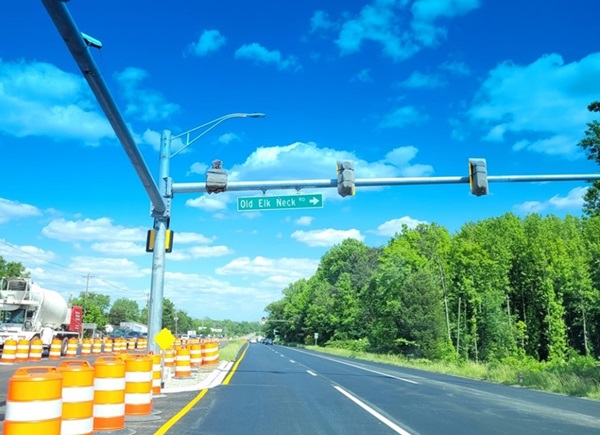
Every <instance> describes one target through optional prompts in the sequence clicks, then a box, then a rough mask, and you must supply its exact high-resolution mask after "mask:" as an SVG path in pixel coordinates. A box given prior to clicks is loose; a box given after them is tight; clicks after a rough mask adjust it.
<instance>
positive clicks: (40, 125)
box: [0, 59, 115, 146]
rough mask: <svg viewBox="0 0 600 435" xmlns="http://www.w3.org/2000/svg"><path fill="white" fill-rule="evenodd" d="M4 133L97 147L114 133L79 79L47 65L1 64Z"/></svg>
mask: <svg viewBox="0 0 600 435" xmlns="http://www.w3.org/2000/svg"><path fill="white" fill-rule="evenodd" d="M0 113H2V114H3V115H2V116H1V117H0V132H3V133H6V134H8V135H11V136H16V137H26V136H43V137H50V138H52V139H53V140H65V139H68V140H76V141H83V143H84V144H86V145H91V146H96V145H99V144H100V142H101V141H103V140H106V139H113V138H114V137H115V135H114V132H113V130H112V128H111V126H110V124H109V123H108V121H107V120H106V118H105V117H104V115H102V114H101V113H100V112H99V111H98V109H97V105H96V102H95V100H94V98H93V96H92V93H91V91H90V89H89V87H88V86H87V84H86V82H85V80H84V79H83V77H81V76H80V75H79V74H77V75H76V74H71V73H67V72H64V71H62V70H60V69H58V68H57V67H55V66H54V65H52V64H49V63H45V62H26V61H18V62H4V61H2V59H0Z"/></svg>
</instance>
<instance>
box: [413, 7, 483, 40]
mask: <svg viewBox="0 0 600 435" xmlns="http://www.w3.org/2000/svg"><path fill="white" fill-rule="evenodd" d="M478 7H479V0H416V1H415V2H414V3H413V4H412V8H411V10H412V13H413V21H412V23H411V27H412V29H413V31H414V38H415V39H416V40H417V41H418V42H419V43H421V44H423V45H424V46H435V45H437V44H438V43H439V41H440V40H441V39H444V38H445V37H446V33H447V29H446V28H445V27H442V26H440V25H439V24H437V23H436V22H438V21H440V20H441V19H444V18H446V19H447V18H454V17H458V16H461V15H464V14H466V13H468V12H471V11H472V10H474V9H476V8H478Z"/></svg>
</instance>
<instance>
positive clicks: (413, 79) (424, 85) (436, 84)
mask: <svg viewBox="0 0 600 435" xmlns="http://www.w3.org/2000/svg"><path fill="white" fill-rule="evenodd" d="M445 84H446V83H445V82H444V80H443V79H442V78H441V77H440V76H439V75H437V74H423V73H422V72H420V71H413V72H412V73H411V75H410V76H408V78H407V79H406V80H404V81H402V82H400V83H398V85H399V86H401V87H404V88H409V89H436V88H441V87H442V86H444V85H445Z"/></svg>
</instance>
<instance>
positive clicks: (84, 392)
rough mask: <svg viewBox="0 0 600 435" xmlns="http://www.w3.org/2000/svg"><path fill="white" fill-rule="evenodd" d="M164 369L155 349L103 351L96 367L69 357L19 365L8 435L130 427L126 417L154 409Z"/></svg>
mask: <svg viewBox="0 0 600 435" xmlns="http://www.w3.org/2000/svg"><path fill="white" fill-rule="evenodd" d="M157 371H158V376H157V374H156V372H157ZM160 373H161V356H160V355H152V354H120V355H114V356H101V357H98V358H97V359H96V361H95V362H94V364H93V366H92V365H90V363H89V362H88V361H85V360H65V361H62V362H61V363H60V364H59V366H58V367H52V366H31V367H22V368H19V369H17V370H16V372H15V373H14V375H13V376H12V377H11V378H10V379H9V382H8V393H7V397H6V413H5V418H4V425H3V435H30V434H38V433H39V434H44V435H61V434H77V435H92V434H93V433H94V432H102V431H116V430H121V429H124V428H125V416H142V415H149V414H150V413H151V412H152V397H153V395H154V396H156V395H159V394H160ZM156 379H158V383H157V382H156ZM157 384H158V387H157Z"/></svg>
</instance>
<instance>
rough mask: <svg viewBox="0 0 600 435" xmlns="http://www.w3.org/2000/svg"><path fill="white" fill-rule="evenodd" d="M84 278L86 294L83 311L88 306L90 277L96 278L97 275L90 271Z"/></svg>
mask: <svg viewBox="0 0 600 435" xmlns="http://www.w3.org/2000/svg"><path fill="white" fill-rule="evenodd" d="M83 278H85V294H84V297H83V311H84V312H85V308H86V307H87V299H88V289H89V287H90V278H95V276H94V275H92V274H91V273H90V272H88V273H87V275H83Z"/></svg>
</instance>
